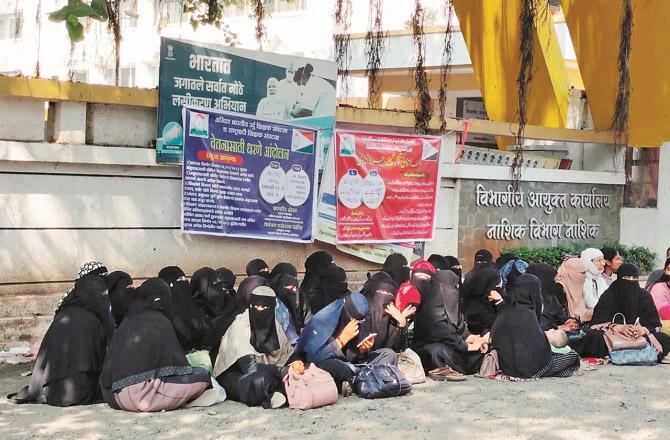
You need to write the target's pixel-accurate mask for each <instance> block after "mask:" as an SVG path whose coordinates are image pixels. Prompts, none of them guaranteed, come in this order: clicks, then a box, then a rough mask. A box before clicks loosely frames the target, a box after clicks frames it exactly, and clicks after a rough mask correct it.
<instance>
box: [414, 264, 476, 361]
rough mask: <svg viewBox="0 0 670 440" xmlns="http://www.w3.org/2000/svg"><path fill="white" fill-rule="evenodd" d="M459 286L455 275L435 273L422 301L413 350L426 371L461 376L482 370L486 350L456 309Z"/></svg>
mask: <svg viewBox="0 0 670 440" xmlns="http://www.w3.org/2000/svg"><path fill="white" fill-rule="evenodd" d="M458 283H459V278H458V275H456V274H455V273H454V272H452V271H450V270H438V271H437V272H436V273H435V274H434V275H433V278H432V282H431V285H430V289H429V290H428V292H427V294H425V295H422V297H421V305H420V306H419V309H418V310H417V312H416V318H415V319H414V345H413V347H412V348H413V349H414V351H416V352H417V354H419V356H420V357H421V362H422V364H423V367H424V369H425V370H426V371H430V370H434V369H437V368H442V367H445V366H448V367H450V368H452V369H453V370H455V371H457V372H459V373H461V374H474V373H476V372H477V371H479V367H480V366H481V363H482V359H483V356H484V355H483V354H482V351H485V349H486V346H485V345H484V340H483V339H481V338H479V337H477V336H476V335H471V334H470V332H469V331H468V329H467V326H466V324H465V319H464V317H463V314H462V313H461V311H460V308H459V293H458Z"/></svg>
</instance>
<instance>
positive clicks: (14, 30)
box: [0, 12, 21, 40]
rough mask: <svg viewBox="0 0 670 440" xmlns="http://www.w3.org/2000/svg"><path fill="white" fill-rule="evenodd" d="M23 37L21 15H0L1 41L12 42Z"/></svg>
mask: <svg viewBox="0 0 670 440" xmlns="http://www.w3.org/2000/svg"><path fill="white" fill-rule="evenodd" d="M20 37H21V14H20V13H19V12H15V13H13V14H3V15H0V40H10V39H12V38H20Z"/></svg>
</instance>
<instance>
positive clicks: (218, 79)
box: [156, 38, 337, 165]
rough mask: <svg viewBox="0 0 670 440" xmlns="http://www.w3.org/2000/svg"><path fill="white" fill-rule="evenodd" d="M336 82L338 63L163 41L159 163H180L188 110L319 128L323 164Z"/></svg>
mask: <svg viewBox="0 0 670 440" xmlns="http://www.w3.org/2000/svg"><path fill="white" fill-rule="evenodd" d="M336 80H337V66H336V64H335V63H334V62H333V61H328V60H318V59H312V58H303V57H296V56H288V55H278V54H273V53H268V52H259V51H253V50H246V49H239V48H234V47H228V46H219V45H212V44H207V43H195V42H190V41H185V40H175V39H170V38H161V52H160V73H159V81H158V95H159V104H158V134H157V139H156V160H157V161H158V162H174V163H181V160H182V159H181V157H182V148H183V147H182V144H183V126H182V120H181V111H182V107H183V106H189V107H206V108H211V109H214V110H223V111H229V112H235V113H243V114H249V115H256V116H258V117H260V118H265V119H271V120H276V121H292V122H295V123H296V124H300V125H303V126H309V127H315V128H317V129H318V136H319V141H318V144H319V145H320V147H321V149H322V150H323V151H319V152H318V155H319V157H321V158H323V157H325V155H324V154H323V152H324V151H326V150H327V149H328V146H329V145H330V142H331V138H332V135H333V128H334V126H335V110H336V106H337V103H336V98H335V84H336ZM319 165H321V164H319Z"/></svg>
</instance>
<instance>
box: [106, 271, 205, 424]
mask: <svg viewBox="0 0 670 440" xmlns="http://www.w3.org/2000/svg"><path fill="white" fill-rule="evenodd" d="M172 307H173V306H172V300H171V292H170V286H168V284H167V283H166V282H165V281H163V280H162V279H160V278H151V279H149V280H147V281H145V282H144V283H142V285H141V286H140V287H138V288H137V289H136V291H135V300H134V301H133V302H132V303H131V304H130V307H129V310H128V315H127V316H126V318H125V319H124V320H123V322H122V323H121V326H120V327H119V328H118V330H117V332H116V335H115V337H114V340H113V341H112V344H111V346H110V348H109V352H108V354H107V357H106V358H105V363H104V367H103V370H102V375H101V376H100V386H101V389H102V395H103V398H104V400H105V402H107V403H108V404H109V405H110V406H111V407H112V408H114V409H122V410H126V411H133V412H154V411H163V410H166V411H169V410H173V409H177V408H179V407H181V406H183V405H184V404H185V403H187V402H188V401H190V400H192V399H195V398H196V397H198V396H199V395H200V394H202V392H203V391H204V390H205V389H206V388H207V387H208V386H209V385H210V377H209V373H208V372H207V370H205V369H203V368H198V367H191V366H190V365H189V363H188V360H187V359H186V354H185V353H184V350H183V349H182V347H181V345H180V343H179V340H178V339H177V335H176V333H175V331H174V328H173V327H172V323H171V321H170V318H171V317H172V310H173V309H172Z"/></svg>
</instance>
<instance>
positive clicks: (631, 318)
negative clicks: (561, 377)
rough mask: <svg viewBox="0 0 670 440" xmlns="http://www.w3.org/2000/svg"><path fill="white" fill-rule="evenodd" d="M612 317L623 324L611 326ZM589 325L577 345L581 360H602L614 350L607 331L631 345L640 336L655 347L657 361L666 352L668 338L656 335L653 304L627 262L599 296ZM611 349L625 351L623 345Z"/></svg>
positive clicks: (669, 346)
mask: <svg viewBox="0 0 670 440" xmlns="http://www.w3.org/2000/svg"><path fill="white" fill-rule="evenodd" d="M615 315H623V319H624V324H611V323H613V322H614V320H615V317H616V316H615ZM607 324H609V325H607ZM591 326H592V328H591V329H590V331H589V332H588V333H587V335H586V337H585V338H584V339H583V343H581V344H578V349H577V351H578V352H579V353H580V355H581V356H584V357H600V358H604V357H606V356H608V355H609V354H610V352H611V351H615V350H611V349H610V347H608V344H607V340H606V333H607V332H608V331H611V332H615V333H618V334H620V335H622V336H623V337H624V338H625V339H629V340H631V341H632V342H631V344H633V342H634V340H635V339H638V338H641V337H643V338H644V339H646V340H647V342H649V343H650V344H651V345H652V346H655V347H656V351H657V355H658V360H659V361H660V360H662V359H663V358H664V357H665V356H666V355H667V354H668V352H669V351H670V336H668V335H666V334H664V333H661V332H660V329H661V320H660V319H659V316H658V311H657V310H656V307H655V305H654V301H653V299H652V297H651V295H650V294H649V292H647V291H646V290H644V289H643V288H641V287H640V285H639V271H638V269H637V267H635V266H634V265H633V264H630V263H624V264H622V265H621V267H620V268H619V271H618V272H617V279H616V281H614V282H613V283H612V285H611V286H610V287H609V289H607V290H606V291H605V293H603V295H602V296H601V297H600V300H599V301H598V304H597V305H596V307H595V309H594V310H593V318H592V319H591ZM601 327H602V328H601ZM643 342H644V341H643ZM633 345H634V344H633ZM631 347H632V345H631ZM612 348H615V349H626V347H625V343H624V346H621V347H619V348H616V347H612Z"/></svg>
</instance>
